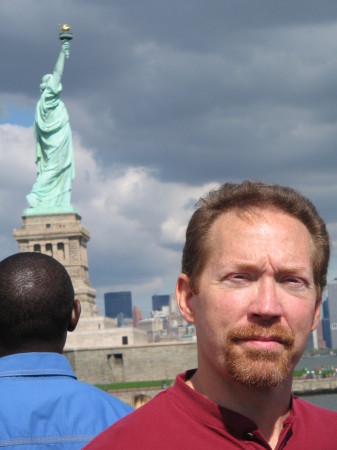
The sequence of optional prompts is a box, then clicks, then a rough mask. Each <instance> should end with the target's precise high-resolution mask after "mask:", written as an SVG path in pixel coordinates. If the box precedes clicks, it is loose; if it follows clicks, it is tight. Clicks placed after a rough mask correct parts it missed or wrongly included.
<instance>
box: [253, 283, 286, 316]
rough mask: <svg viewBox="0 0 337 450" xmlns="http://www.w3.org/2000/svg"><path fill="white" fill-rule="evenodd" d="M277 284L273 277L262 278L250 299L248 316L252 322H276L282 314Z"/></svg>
mask: <svg viewBox="0 0 337 450" xmlns="http://www.w3.org/2000/svg"><path fill="white" fill-rule="evenodd" d="M279 294H280V293H279V292H278V289H277V283H276V281H275V279H274V278H273V277H262V278H261V279H260V280H258V281H257V289H256V291H255V293H254V295H253V296H252V298H251V299H250V304H249V307H248V315H249V316H250V318H251V319H253V320H264V321H273V322H274V321H277V320H278V319H279V318H280V317H281V316H282V313H283V310H282V305H281V303H280V298H279Z"/></svg>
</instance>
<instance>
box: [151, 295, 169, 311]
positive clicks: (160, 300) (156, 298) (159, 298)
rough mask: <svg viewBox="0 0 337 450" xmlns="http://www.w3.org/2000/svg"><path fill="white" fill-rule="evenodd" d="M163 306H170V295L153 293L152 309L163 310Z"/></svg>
mask: <svg viewBox="0 0 337 450" xmlns="http://www.w3.org/2000/svg"><path fill="white" fill-rule="evenodd" d="M163 306H170V295H152V311H161V310H162V307H163Z"/></svg>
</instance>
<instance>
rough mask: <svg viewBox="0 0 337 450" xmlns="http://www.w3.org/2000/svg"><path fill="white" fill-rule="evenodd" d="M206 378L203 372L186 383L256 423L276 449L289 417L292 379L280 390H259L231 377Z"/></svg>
mask: <svg viewBox="0 0 337 450" xmlns="http://www.w3.org/2000/svg"><path fill="white" fill-rule="evenodd" d="M211 378H212V377H211V376H210V375H209V374H208V375H207V377H203V374H202V372H201V371H199V369H198V370H197V371H196V373H195V374H194V375H193V377H192V378H191V379H190V380H188V381H187V382H186V383H187V384H188V385H189V386H190V387H191V388H192V389H194V390H195V391H197V392H199V393H200V394H202V395H204V396H205V397H207V398H208V399H210V400H212V401H214V402H215V403H217V404H218V405H220V406H222V407H224V408H227V409H230V410H232V411H235V412H237V413H239V414H242V415H243V416H246V417H248V418H249V419H251V420H253V421H254V422H255V423H256V425H257V426H258V428H259V430H260V431H261V433H262V434H263V436H264V437H265V439H266V440H267V441H268V442H269V445H270V446H271V447H272V448H275V447H276V444H277V442H278V438H279V435H280V432H281V430H282V428H283V421H284V420H285V418H286V417H287V416H288V415H289V412H290V401H291V387H292V377H289V379H288V380H287V381H286V382H285V383H284V384H283V385H282V386H280V387H277V388H273V389H265V390H264V389H255V388H249V387H247V386H245V385H243V384H240V383H238V382H236V381H235V380H233V378H231V377H229V376H228V378H226V377H213V378H214V379H211Z"/></svg>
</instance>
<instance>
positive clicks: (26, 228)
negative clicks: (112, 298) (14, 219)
mask: <svg viewBox="0 0 337 450" xmlns="http://www.w3.org/2000/svg"><path fill="white" fill-rule="evenodd" d="M13 235H14V238H15V239H16V241H17V242H18V244H19V251H20V252H41V253H44V254H46V255H49V256H52V257H53V258H55V259H57V260H58V261H59V262H60V263H61V264H63V265H64V266H65V268H66V269H67V271H68V273H69V275H70V278H71V281H72V283H73V286H74V290H75V297H76V298H78V299H79V300H80V302H81V305H82V317H94V316H97V315H98V310H97V305H96V291H95V290H94V289H93V288H92V287H91V285H90V281H89V267H88V256H87V242H88V241H89V239H90V233H89V231H88V230H87V229H86V228H85V227H84V226H83V225H82V224H81V217H80V216H79V215H78V214H76V213H69V214H44V215H42V214H41V215H31V216H23V217H22V227H21V230H16V229H14V233H13Z"/></svg>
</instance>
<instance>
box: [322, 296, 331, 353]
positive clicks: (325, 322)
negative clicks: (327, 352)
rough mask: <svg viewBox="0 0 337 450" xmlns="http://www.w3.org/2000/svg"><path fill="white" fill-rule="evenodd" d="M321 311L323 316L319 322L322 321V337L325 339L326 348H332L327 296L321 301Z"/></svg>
mask: <svg viewBox="0 0 337 450" xmlns="http://www.w3.org/2000/svg"><path fill="white" fill-rule="evenodd" d="M322 313H323V317H322V319H321V322H322V331H323V339H324V341H325V344H326V346H327V348H332V347H331V330H330V314H329V302H328V299H327V298H326V299H325V300H324V301H323V304H322Z"/></svg>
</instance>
